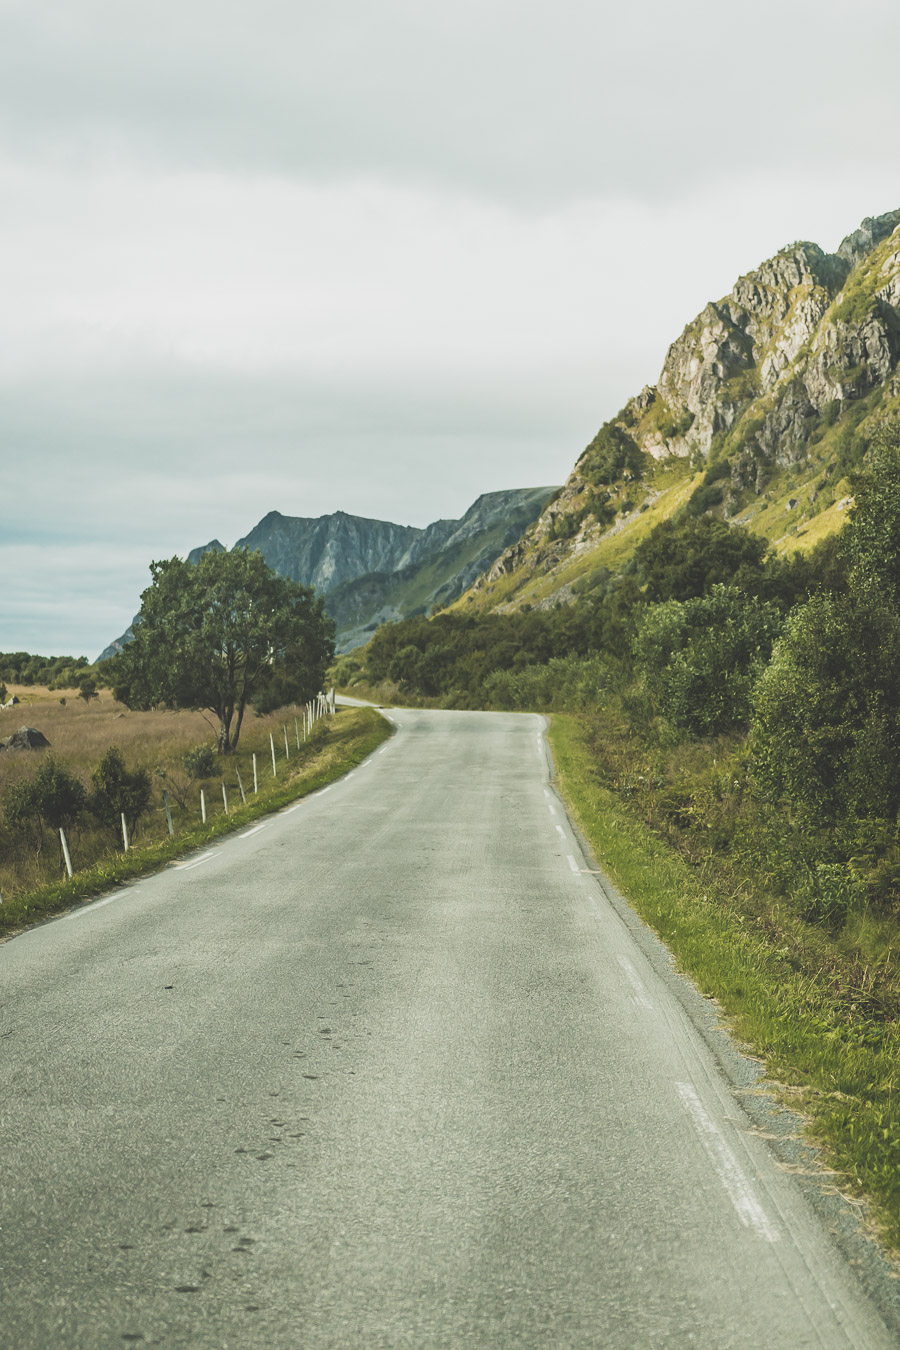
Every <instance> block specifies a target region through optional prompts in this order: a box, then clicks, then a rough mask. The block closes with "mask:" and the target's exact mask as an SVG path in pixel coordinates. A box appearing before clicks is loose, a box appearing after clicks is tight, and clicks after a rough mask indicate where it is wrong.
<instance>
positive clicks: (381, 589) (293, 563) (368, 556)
mask: <svg viewBox="0 0 900 1350" xmlns="http://www.w3.org/2000/svg"><path fill="white" fill-rule="evenodd" d="M555 491H557V489H556V488H553V487H544V488H515V489H511V490H509V491H505V492H489V493H485V494H484V495H483V496H481V497H479V498H478V500H477V501H476V502H475V503H474V504H473V505H472V506H470V507H469V509H468V511H467V512H466V513H465V515H464V516H462V517H461V519H459V520H436V521H434V522H432V524H431V525H427V526H426V527H425V528H424V529H420V528H419V527H417V526H413V525H395V524H393V523H392V522H390V521H385V520H368V519H366V518H364V517H362V516H351V515H348V514H347V513H346V512H345V511H335V512H334V513H332V514H331V515H327V516H317V517H313V518H310V517H305V516H285V515H282V514H281V512H280V511H270V512H269V514H268V515H267V516H264V517H263V519H262V520H261V521H260V522H259V524H258V525H255V526H254V528H253V529H252V530H251V531H250V533H249V534H246V535H244V537H243V538H242V539H239V540H238V541H237V543H236V544H235V547H236V548H249V549H251V550H255V549H258V550H259V552H260V553H262V555H263V557H264V558H265V560H266V562H267V563H268V564H269V566H270V567H272V568H273V569H274V570H275V571H276V572H279V573H280V574H281V575H282V576H287V577H291V578H293V580H295V581H299V582H302V584H303V585H304V586H315V588H316V590H317V591H318V592H319V593H320V594H321V595H322V596H323V597H324V599H325V605H326V608H327V609H328V611H329V613H330V614H331V615H332V617H333V618H334V619H335V621H336V623H337V629H338V649H339V650H341V651H348V650H350V648H351V647H353V646H356V645H358V643H360V642H365V641H366V640H367V639H368V637H369V636H370V635H371V633H372V631H374V629H375V628H376V627H377V626H378V624H379V623H383V622H384V621H385V620H386V619H388V618H406V617H408V616H409V615H411V614H418V613H424V612H425V611H427V610H429V609H431V608H433V607H434V606H435V605H446V604H450V603H451V602H452V601H453V600H455V599H456V598H457V596H459V595H461V594H462V593H463V591H464V590H465V589H466V587H467V586H470V585H471V584H472V582H473V581H474V580H475V578H476V577H477V576H478V575H479V574H480V573H481V572H483V571H484V569H485V568H486V567H488V566H490V564H491V563H492V562H493V560H494V559H495V558H496V557H497V555H498V554H499V553H501V552H502V551H503V549H505V548H506V547H507V546H508V545H509V544H511V543H513V542H514V540H516V539H518V538H519V537H520V535H521V534H522V531H523V530H525V529H526V528H527V526H528V525H530V524H531V522H532V521H533V520H535V519H536V517H537V516H538V515H539V514H540V512H541V510H542V508H543V507H544V505H545V504H546V502H547V500H548V498H549V497H550V496H551V495H552V494H553V493H554V492H555ZM210 550H216V551H219V552H224V551H225V549H224V545H222V544H221V543H220V542H219V540H218V539H213V540H211V541H210V543H208V544H204V545H203V546H202V547H200V548H195V549H192V550H191V552H190V553H189V554H188V560H189V561H190V562H197V561H198V559H199V558H201V557H202V556H203V554H204V553H207V552H209V551H210ZM133 623H134V620H132V625H133ZM132 637H133V628H132V627H129V628H128V629H126V631H125V632H124V633H123V634H122V635H121V637H118V638H116V639H115V640H114V641H113V642H111V643H110V645H109V646H108V647H106V648H105V649H104V650H103V651H102V652H101V654H100V656H99V657H98V658H97V659H98V661H105V660H106V659H107V658H108V657H110V656H113V655H114V654H115V653H116V652H117V651H120V650H121V649H122V647H123V646H125V645H126V644H127V643H128V642H130V641H131V640H132Z"/></svg>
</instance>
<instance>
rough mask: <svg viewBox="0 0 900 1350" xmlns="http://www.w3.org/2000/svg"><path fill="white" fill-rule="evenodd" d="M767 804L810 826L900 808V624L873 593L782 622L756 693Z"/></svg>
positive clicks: (807, 608)
mask: <svg viewBox="0 0 900 1350" xmlns="http://www.w3.org/2000/svg"><path fill="white" fill-rule="evenodd" d="M751 746H752V750H753V757H754V765H755V774H756V778H757V781H758V783H759V785H760V787H761V789H762V792H763V794H764V796H766V797H767V798H769V799H770V800H772V801H779V800H782V799H784V800H786V801H787V802H788V803H789V805H790V806H791V807H792V808H793V809H794V810H795V812H796V813H797V814H798V815H799V816H800V817H801V818H803V819H805V820H807V821H809V822H810V823H811V824H814V825H819V826H823V825H829V824H836V823H837V822H839V821H840V820H842V819H844V818H847V817H850V818H853V817H856V818H861V817H862V818H865V817H869V818H872V817H892V816H894V815H895V814H896V812H897V810H898V807H900V617H898V614H897V611H896V608H895V606H894V604H893V603H892V602H891V601H889V600H887V599H885V598H883V597H881V596H879V595H878V594H877V592H876V591H875V590H874V589H872V588H870V587H863V588H861V589H857V590H854V591H851V592H850V593H848V594H845V595H837V596H833V595H815V596H813V597H812V599H811V600H810V601H809V602H808V603H807V604H805V605H801V606H799V607H798V608H797V609H796V610H794V611H793V613H792V614H791V615H790V616H789V618H788V620H787V624H786V627H785V632H784V634H783V636H782V638H781V641H780V642H779V643H778V645H777V646H776V648H775V651H774V653H773V657H772V661H771V663H770V665H769V667H768V668H767V669H766V670H765V672H764V673H763V675H762V677H761V678H760V681H759V684H758V686H757V688H756V690H755V693H754V713H753V723H752V728H751Z"/></svg>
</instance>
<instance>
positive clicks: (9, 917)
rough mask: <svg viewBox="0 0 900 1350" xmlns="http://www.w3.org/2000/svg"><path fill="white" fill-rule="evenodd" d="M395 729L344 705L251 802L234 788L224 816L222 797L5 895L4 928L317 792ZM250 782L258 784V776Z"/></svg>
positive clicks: (153, 867) (22, 924) (0, 913)
mask: <svg viewBox="0 0 900 1350" xmlns="http://www.w3.org/2000/svg"><path fill="white" fill-rule="evenodd" d="M390 734H391V729H390V726H389V725H388V723H387V722H386V721H385V719H384V718H383V717H381V715H380V714H379V713H377V712H376V711H375V710H374V709H371V708H353V709H343V708H342V709H339V711H338V715H337V717H336V718H334V719H331V718H329V719H323V720H322V721H320V722H319V723H318V724H317V725H316V727H315V728H314V729H313V733H312V736H311V738H310V740H309V742H308V744H307V746H305V747H304V751H303V752H301V753H300V754H297V755H296V756H295V757H294V758H293V759H291V760H288V761H287V763H281V765H280V767H279V776H278V777H277V778H273V777H271V761H270V763H269V769H268V772H267V774H266V777H265V779H264V780H262V781H261V782H260V789H259V793H258V795H257V796H253V795H252V793H251V792H248V801H247V805H246V806H242V805H240V804H239V803H240V798H239V797H237V796H236V795H233V796H232V799H231V809H230V811H229V814H227V815H226V814H225V813H224V810H223V809H222V803H221V799H220V800H219V803H218V810H217V814H215V815H212V814H211V815H210V817H209V819H208V820H207V823H206V824H205V825H203V824H201V823H199V822H198V823H195V824H192V825H189V827H188V828H186V829H183V830H180V831H179V832H178V833H177V834H176V836H175V837H174V838H172V839H170V838H169V837H168V835H166V836H164V837H162V838H158V839H156V840H151V841H148V842H146V843H142V844H139V845H138V846H137V847H135V848H134V849H132V850H130V851H129V852H128V853H127V854H124V855H123V854H121V853H115V852H110V853H108V854H107V856H106V857H104V858H103V859H101V860H100V861H99V862H97V863H95V864H94V865H93V866H91V867H88V868H85V869H84V870H83V871H76V873H75V876H74V878H73V879H72V880H71V881H69V880H60V881H57V882H53V883H51V884H48V885H43V886H40V887H37V888H35V889H33V890H30V891H21V892H19V893H17V894H15V895H13V896H12V897H9V898H6V899H5V903H4V904H3V905H2V908H0V934H3V933H6V934H9V933H12V932H16V931H18V930H20V929H22V928H26V927H28V926H29V925H30V924H33V923H39V922H40V921H41V920H42V919H45V918H47V917H48V916H49V915H51V914H56V913H59V912H60V911H61V910H64V909H68V908H70V907H71V906H72V905H73V904H74V903H75V902H77V901H79V900H86V899H90V898H92V897H94V896H97V895H99V894H102V893H103V892H104V891H105V890H108V889H110V887H113V886H116V885H118V884H120V883H121V882H123V881H127V880H130V879H131V878H133V877H137V876H142V875H144V874H145V873H148V872H155V871H157V870H158V869H159V868H160V867H162V866H164V865H165V864H166V863H168V862H171V861H172V860H173V859H175V858H178V857H181V856H182V855H183V854H184V853H186V852H188V851H190V850H191V849H193V848H196V847H198V846H201V845H203V844H208V843H210V842H211V841H212V840H213V839H218V838H220V837H221V836H222V835H225V834H230V833H231V832H232V831H234V830H238V829H242V828H243V827H245V826H246V825H247V824H248V823H249V822H251V821H253V820H257V819H258V818H259V817H260V816H264V815H268V814H269V813H271V812H273V811H277V810H278V809H279V808H281V807H283V806H286V805H287V804H288V802H292V801H295V800H296V799H297V798H299V797H305V796H306V795H307V794H308V793H310V792H315V791H317V789H319V788H321V787H324V786H325V785H326V784H328V783H331V782H333V781H334V780H335V779H336V778H340V777H341V776H342V775H343V774H345V773H347V772H348V770H350V769H352V768H354V767H355V766H356V765H357V764H359V763H361V762H362V760H363V759H365V758H366V756H368V755H369V754H371V752H372V751H373V750H374V749H375V748H376V746H378V745H380V744H381V742H382V741H384V740H386V739H387V738H388V736H390ZM247 786H248V787H249V786H252V779H251V780H250V782H249V783H248V784H247ZM235 803H238V804H237V805H236V804H235Z"/></svg>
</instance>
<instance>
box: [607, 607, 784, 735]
mask: <svg viewBox="0 0 900 1350" xmlns="http://www.w3.org/2000/svg"><path fill="white" fill-rule="evenodd" d="M780 628H781V616H780V614H779V613H778V610H777V609H776V608H775V606H774V605H772V604H765V603H763V602H762V601H760V600H758V599H757V598H756V597H755V596H750V595H745V594H744V593H743V592H741V591H738V590H736V589H735V588H734V587H729V586H719V585H717V586H713V587H712V589H711V590H710V592H709V594H708V595H702V596H695V597H693V598H692V599H690V600H667V601H665V602H664V603H663V604H660V605H651V606H649V608H648V609H646V610H645V612H644V615H643V618H642V620H641V623H640V627H639V629H638V632H637V636H636V638H635V643H634V651H635V664H636V667H637V669H638V672H639V673H640V674H641V675H642V677H643V679H644V683H645V685H646V687H647V689H648V691H649V693H650V694H651V696H652V697H653V698H654V700H655V701H656V704H657V706H658V707H659V709H660V711H661V712H662V714H663V716H664V717H665V718H666V719H667V720H668V721H669V722H671V723H672V725H673V726H676V727H680V728H681V729H682V730H684V731H689V732H691V733H692V734H693V735H695V736H710V735H716V734H718V733H719V732H723V731H728V730H730V729H731V728H733V727H737V726H742V725H746V723H747V722H748V720H749V717H750V693H751V689H752V687H753V683H754V681H755V679H756V677H757V676H758V675H759V673H760V671H761V670H762V668H763V666H764V665H765V663H766V661H767V660H768V658H769V655H770V653H771V651H772V644H773V642H774V641H775V638H776V637H777V635H778V632H779V630H780Z"/></svg>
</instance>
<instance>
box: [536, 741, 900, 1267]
mask: <svg viewBox="0 0 900 1350" xmlns="http://www.w3.org/2000/svg"><path fill="white" fill-rule="evenodd" d="M550 743H551V746H552V749H553V753H554V758H555V761H556V766H557V772H558V777H557V782H558V785H559V788H560V790H561V792H562V794H563V796H564V797H565V799H566V802H567V804H568V806H569V808H570V810H571V812H572V815H573V818H574V819H575V820H576V822H577V823H578V825H579V828H580V829H581V830H582V832H583V834H584V835H585V837H586V838H587V840H588V842H589V843H590V845H591V847H592V849H593V850H594V852H595V854H596V857H597V858H598V860H599V861H600V863H601V864H602V866H603V867H604V869H605V870H606V871H607V872H608V873H609V875H610V876H611V878H612V879H613V881H614V882H615V884H616V885H617V886H618V887H619V888H620V889H621V890H622V891H623V893H624V894H625V895H627V897H628V900H629V902H630V903H631V905H632V906H633V907H634V909H635V910H636V911H637V912H638V914H640V916H641V917H642V918H643V919H644V920H645V921H646V922H647V923H648V924H649V925H650V926H651V927H652V928H653V929H654V930H655V931H656V932H657V933H658V934H659V936H660V937H661V938H662V940H663V941H664V942H665V943H666V944H667V945H668V947H669V948H670V949H671V951H672V952H673V953H674V955H675V957H676V960H677V961H678V963H679V965H680V966H681V968H682V969H683V970H685V971H686V972H687V973H688V974H689V975H690V976H691V977H692V978H693V979H694V981H695V983H696V984H697V986H698V987H699V989H700V990H701V992H702V993H704V994H706V995H708V996H710V997H714V998H715V999H716V1000H717V1001H718V1002H719V1004H720V1005H721V1007H722V1009H723V1010H724V1012H725V1013H726V1014H727V1015H728V1018H729V1020H730V1023H731V1026H732V1028H733V1030H734V1031H735V1032H736V1034H737V1035H738V1037H739V1038H740V1039H741V1040H743V1041H744V1042H746V1043H747V1044H748V1045H749V1046H750V1047H751V1048H752V1050H753V1051H754V1052H755V1053H756V1054H758V1055H760V1056H762V1057H763V1058H764V1060H765V1062H766V1066H767V1072H768V1074H769V1076H770V1078H771V1079H773V1080H774V1081H776V1082H777V1083H778V1084H780V1085H781V1086H782V1088H783V1089H784V1090H790V1093H791V1105H793V1106H799V1107H800V1108H801V1109H802V1110H803V1111H804V1113H805V1114H806V1116H807V1117H808V1119H809V1121H810V1123H811V1132H812V1134H813V1136H814V1137H815V1138H816V1140H817V1141H818V1142H820V1143H821V1144H823V1145H824V1147H825V1149H826V1151H827V1153H828V1156H829V1157H830V1159H831V1160H832V1162H833V1164H834V1166H835V1167H837V1168H838V1169H840V1171H842V1172H843V1173H844V1174H845V1176H846V1178H847V1183H848V1185H849V1186H850V1187H851V1188H853V1189H854V1190H856V1191H857V1192H858V1193H860V1194H865V1195H866V1196H868V1197H870V1198H871V1199H872V1200H873V1201H874V1203H875V1208H876V1211H877V1217H878V1220H879V1222H880V1226H881V1227H882V1230H883V1235H884V1237H885V1239H886V1241H887V1242H888V1244H889V1245H890V1246H891V1247H892V1248H893V1249H894V1251H895V1252H900V1097H898V1095H897V1083H898V1075H900V1068H898V1065H900V1027H898V1026H897V1025H896V1024H891V1023H887V1024H886V1023H885V1022H883V1021H879V1020H878V1019H877V1018H873V1019H871V1020H864V1019H860V1020H859V1021H855V1022H853V1023H848V1021H847V1019H846V1017H845V1015H844V1013H843V1010H842V1009H841V1008H840V1006H839V1005H838V1004H837V1002H833V1001H832V1000H831V999H830V998H829V993H828V988H827V984H826V983H825V982H824V981H822V982H820V981H818V980H817V979H816V978H815V975H814V974H813V975H810V973H809V972H808V971H801V970H796V969H794V968H793V966H792V965H791V964H790V963H788V962H787V961H786V960H785V959H784V956H783V954H782V953H781V952H780V951H778V950H777V949H775V948H774V947H773V945H772V943H771V942H770V941H769V939H768V936H767V934H766V932H765V931H764V930H763V929H762V928H760V927H758V926H757V925H755V924H754V923H753V922H750V921H748V916H747V915H746V914H745V913H742V911H741V909H740V906H739V905H735V904H732V903H729V898H728V897H726V896H723V894H721V893H716V892H715V891H714V890H712V889H711V886H710V882H709V880H708V879H705V880H703V881H701V880H700V878H699V876H698V875H697V873H696V872H695V871H694V869H692V868H691V867H689V866H688V865H687V863H685V862H684V861H683V860H682V859H681V858H680V857H679V856H678V855H677V854H676V853H674V851H673V850H672V849H670V848H669V847H668V846H667V845H666V844H665V843H664V842H663V841H662V840H660V839H659V838H657V837H655V836H654V835H653V834H652V833H650V831H649V830H648V828H647V826H646V825H645V824H644V823H643V822H642V821H640V820H638V819H637V818H636V817H635V816H634V815H632V814H631V813H630V812H629V811H628V809H627V807H626V806H624V805H623V803H622V800H621V798H619V797H618V796H617V795H616V794H613V793H612V792H610V791H608V790H606V789H605V788H603V787H602V786H601V785H600V784H599V782H598V781H597V777H596V774H595V773H594V770H593V762H592V757H591V754H590V750H589V747H588V743H587V738H586V735H585V732H584V728H583V726H582V724H581V723H580V722H579V720H578V719H577V718H575V717H570V716H560V715H554V717H553V720H552V726H551V731H550Z"/></svg>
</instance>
